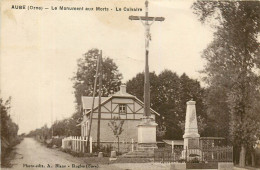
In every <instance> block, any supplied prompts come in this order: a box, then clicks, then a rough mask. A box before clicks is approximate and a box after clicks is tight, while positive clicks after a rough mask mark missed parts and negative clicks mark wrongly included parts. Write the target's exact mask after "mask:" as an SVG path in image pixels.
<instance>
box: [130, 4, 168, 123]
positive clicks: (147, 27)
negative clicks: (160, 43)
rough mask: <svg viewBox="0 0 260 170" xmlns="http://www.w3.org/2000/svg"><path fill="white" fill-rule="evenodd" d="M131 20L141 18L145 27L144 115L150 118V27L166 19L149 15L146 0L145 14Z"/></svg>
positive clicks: (132, 17)
mask: <svg viewBox="0 0 260 170" xmlns="http://www.w3.org/2000/svg"><path fill="white" fill-rule="evenodd" d="M129 19H130V20H139V21H141V22H142V24H143V26H144V28H145V74H144V77H145V80H144V116H145V118H147V119H149V118H150V116H151V113H150V80H149V65H148V56H149V41H151V34H150V27H151V25H152V24H153V23H154V21H164V18H163V17H150V16H148V0H146V1H145V16H129Z"/></svg>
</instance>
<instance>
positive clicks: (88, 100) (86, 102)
mask: <svg viewBox="0 0 260 170" xmlns="http://www.w3.org/2000/svg"><path fill="white" fill-rule="evenodd" d="M112 98H132V99H134V100H135V101H137V102H138V103H139V104H140V105H142V106H143V105H144V103H143V102H142V101H141V100H139V99H138V98H137V97H135V96H133V95H131V94H129V93H127V92H126V86H125V85H121V86H120V91H118V92H116V93H115V94H113V95H111V96H109V97H101V105H103V104H105V103H107V102H108V101H109V100H110V99H112ZM81 99H82V106H83V109H91V108H92V102H93V97H90V96H82V97H81ZM97 108H98V97H95V101H94V109H93V110H96V109H97ZM90 112H91V110H89V111H88V112H87V113H86V114H89V113H90ZM151 112H152V113H155V114H157V115H160V114H159V113H157V112H156V111H154V110H153V109H152V108H151Z"/></svg>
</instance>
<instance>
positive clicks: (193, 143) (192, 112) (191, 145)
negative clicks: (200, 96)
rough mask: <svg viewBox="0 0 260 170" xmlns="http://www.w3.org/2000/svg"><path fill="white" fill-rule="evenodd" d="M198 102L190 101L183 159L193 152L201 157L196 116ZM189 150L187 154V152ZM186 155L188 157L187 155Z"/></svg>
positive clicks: (187, 111) (188, 103)
mask: <svg viewBox="0 0 260 170" xmlns="http://www.w3.org/2000/svg"><path fill="white" fill-rule="evenodd" d="M195 104H196V102H195V101H192V100H191V101H188V102H187V110H186V120H185V132H184V135H183V139H184V148H183V149H184V152H183V157H186V156H188V155H189V152H190V151H192V153H193V154H196V155H199V156H200V155H201V152H200V150H199V137H200V135H199V133H198V124H197V116H196V106H195ZM186 149H187V152H186ZM186 153H187V154H188V155H186Z"/></svg>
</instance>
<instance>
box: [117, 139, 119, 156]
mask: <svg viewBox="0 0 260 170" xmlns="http://www.w3.org/2000/svg"><path fill="white" fill-rule="evenodd" d="M117 152H118V154H119V136H118V137H117Z"/></svg>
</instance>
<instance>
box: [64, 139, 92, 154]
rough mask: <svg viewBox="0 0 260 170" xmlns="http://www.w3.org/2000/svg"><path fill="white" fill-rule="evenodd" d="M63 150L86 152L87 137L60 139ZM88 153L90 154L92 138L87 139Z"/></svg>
mask: <svg viewBox="0 0 260 170" xmlns="http://www.w3.org/2000/svg"><path fill="white" fill-rule="evenodd" d="M61 147H62V148H63V149H70V150H72V151H75V152H83V153H84V152H87V148H86V147H87V137H82V136H70V137H66V138H64V139H62V146H61ZM89 153H92V137H90V138H89Z"/></svg>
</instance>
